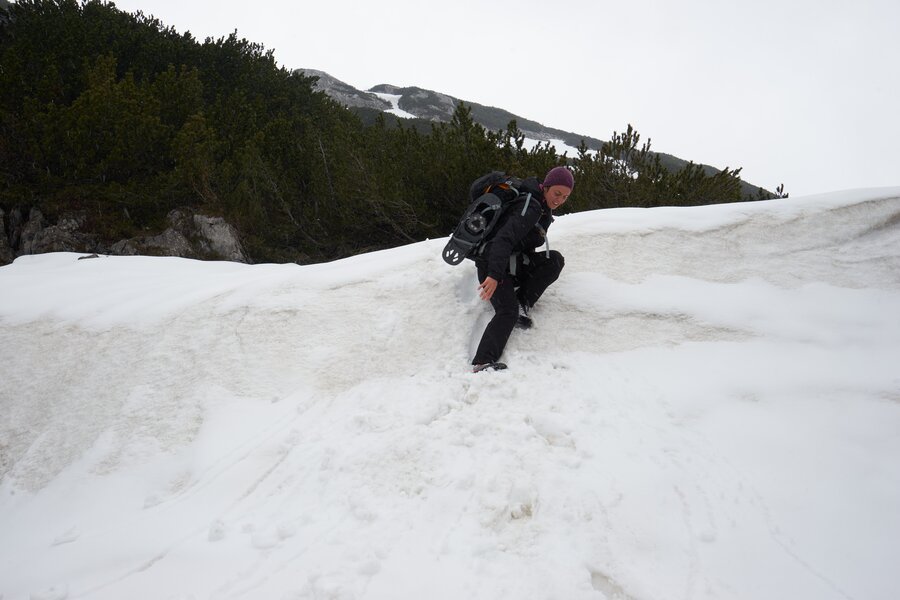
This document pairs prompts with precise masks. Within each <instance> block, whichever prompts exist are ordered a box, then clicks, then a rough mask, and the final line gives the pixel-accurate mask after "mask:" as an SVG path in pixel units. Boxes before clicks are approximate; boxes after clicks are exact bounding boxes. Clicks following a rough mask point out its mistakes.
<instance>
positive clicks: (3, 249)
mask: <svg viewBox="0 0 900 600" xmlns="http://www.w3.org/2000/svg"><path fill="white" fill-rule="evenodd" d="M15 257H16V256H15V254H13V251H12V248H11V247H10V245H9V237H8V235H7V230H6V213H5V212H4V211H3V209H2V208H0V266H3V265H8V264H9V263H11V262H12V261H13V259H14V258H15Z"/></svg>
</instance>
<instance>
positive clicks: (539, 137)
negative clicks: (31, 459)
mask: <svg viewBox="0 0 900 600" xmlns="http://www.w3.org/2000/svg"><path fill="white" fill-rule="evenodd" d="M298 71H300V72H302V73H304V74H305V75H307V76H313V77H318V81H316V83H315V86H314V87H315V88H316V89H317V90H319V91H321V92H324V93H325V94H326V95H328V96H329V97H330V98H332V99H334V100H335V101H337V102H339V103H340V104H343V105H344V106H346V107H347V108H350V109H351V110H356V111H358V112H366V111H372V110H375V111H381V112H386V111H388V110H390V109H391V105H390V103H388V102H386V101H385V100H384V99H382V98H380V97H378V95H377V94H393V95H397V96H400V99H399V108H400V109H401V110H403V111H405V112H407V113H410V114H412V115H415V116H416V117H417V118H419V119H422V120H424V121H434V122H444V123H446V122H449V121H450V120H451V118H452V117H453V112H454V111H455V110H456V106H457V105H458V104H459V103H460V102H463V103H465V104H466V106H468V107H470V108H471V110H472V118H473V119H474V120H475V121H476V122H477V123H479V124H480V125H481V126H483V127H485V128H486V129H488V130H491V131H497V130H501V129H505V128H506V126H507V125H508V124H509V122H510V121H516V125H517V126H518V128H519V130H520V131H521V132H522V133H524V134H525V137H526V138H529V139H533V140H536V141H538V142H553V141H559V142H562V143H563V144H564V145H566V146H569V147H571V148H577V147H578V146H579V145H580V144H581V142H582V140H583V141H584V142H585V144H586V145H587V147H588V148H589V149H590V150H593V151H596V150H599V149H600V148H601V147H602V146H603V143H604V141H603V140H601V139H600V138H596V137H591V136H588V135H582V134H579V133H575V132H572V131H563V130H562V129H556V128H553V127H548V126H545V125H543V124H541V123H538V122H537V121H532V120H530V119H526V118H523V117H520V116H518V115H515V114H513V113H511V112H509V111H507V110H504V109H502V108H496V107H493V106H484V105H483V104H478V103H477V102H470V101H468V100H462V99H459V98H455V97H453V96H450V95H448V94H444V93H441V92H435V91H432V90H426V89H424V88H419V87H415V86H407V87H399V86H395V85H391V84H379V85H376V86H375V87H373V88H371V89H370V90H360V89H357V88H355V87H353V86H352V85H350V84H348V83H345V82H343V81H341V80H339V79H337V78H335V77H333V76H332V75H330V74H328V73H326V72H324V71H320V70H317V69H298ZM657 154H659V157H660V162H661V163H662V165H663V166H664V167H666V168H667V169H669V170H671V171H678V170H680V169H682V168H684V167H685V166H687V165H688V164H689V162H690V161H688V160H685V159H682V158H679V157H677V156H673V155H671V154H666V153H664V152H657ZM569 156H570V157H572V152H569ZM701 166H702V167H703V170H704V172H706V174H707V175H715V174H716V173H719V172H720V171H721V169H717V168H716V167H713V166H710V165H701ZM741 183H742V190H741V193H742V195H743V196H744V197H745V198H755V197H757V194H759V193H760V192H764V193H766V194H767V195H768V196H771V195H772V193H771V192H769V191H768V190H765V189H764V188H762V187H759V186H756V185H753V184H751V183H748V182H746V181H742V182H741Z"/></svg>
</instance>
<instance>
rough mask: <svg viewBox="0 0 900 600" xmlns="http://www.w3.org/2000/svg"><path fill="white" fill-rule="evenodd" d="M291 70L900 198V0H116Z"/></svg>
mask: <svg viewBox="0 0 900 600" xmlns="http://www.w3.org/2000/svg"><path fill="white" fill-rule="evenodd" d="M116 5H117V6H118V7H119V8H120V9H122V10H125V11H129V12H134V11H137V10H142V11H143V12H144V13H145V14H152V15H154V16H156V17H158V18H159V19H160V20H161V21H163V23H165V24H166V25H171V26H173V27H175V28H176V29H177V30H178V31H180V32H183V31H186V30H187V31H190V32H191V33H192V34H193V35H194V36H195V37H196V38H198V39H199V40H201V41H202V40H203V39H205V38H206V37H208V36H212V37H220V36H223V35H227V34H229V33H230V32H232V31H234V30H235V29H236V30H237V31H238V34H239V35H240V36H241V37H244V38H247V39H248V40H251V41H254V42H259V43H261V44H263V45H264V46H265V47H266V48H267V49H272V50H274V52H275V58H276V59H277V61H278V63H279V64H280V65H281V66H284V67H287V68H291V69H293V68H303V67H307V68H314V69H320V70H322V71H326V72H328V73H329V74H331V75H333V76H334V77H336V78H338V79H340V80H342V81H344V82H346V83H349V84H350V85H353V86H355V87H357V88H361V89H368V88H370V87H372V86H374V85H377V84H379V83H391V84H394V85H399V86H407V85H411V86H418V87H423V88H427V89H431V90H435V91H439V92H444V93H446V94H450V95H452V96H456V97H458V98H462V99H465V100H469V101H473V102H478V103H480V104H485V105H489V106H496V107H500V108H504V109H507V110H509V111H511V112H513V113H515V114H518V115H520V116H522V117H525V118H529V119H532V120H535V121H538V122H540V123H543V124H544V125H547V126H550V127H556V128H560V129H564V130H568V131H574V132H576V133H581V134H584V135H589V136H593V137H599V138H601V139H608V138H609V137H610V135H611V134H612V132H613V131H614V130H615V131H622V130H623V129H625V127H626V126H627V125H628V124H629V123H630V124H632V125H634V127H635V128H636V129H637V130H638V131H639V132H640V133H641V135H642V136H643V138H644V139H646V138H648V137H649V138H652V147H653V149H654V150H657V151H660V152H667V153H669V154H674V155H676V156H679V157H681V158H684V159H687V160H693V161H695V162H702V163H706V164H710V165H713V166H715V167H719V168H723V167H726V166H727V167H731V168H735V167H743V169H744V170H743V172H742V178H743V179H744V180H745V181H749V182H751V183H753V184H756V185H761V186H763V187H766V188H768V189H770V190H774V189H775V187H776V186H778V184H780V183H784V184H785V187H786V190H787V191H788V192H789V193H790V194H791V195H792V196H800V195H807V194H812V193H818V192H827V191H833V190H839V189H847V188H858V187H873V186H884V185H900V167H898V165H900V108H898V105H900V2H898V1H897V0H855V1H852V2H851V1H849V0H841V1H837V0H741V1H740V2H737V1H732V0H682V1H681V2H668V1H663V0H632V1H630V2H627V1H625V0H620V1H618V2H607V1H605V0H595V1H590V0H574V1H568V2H567V1H558V2H550V1H544V2H539V1H537V0H516V1H513V0H498V1H493V2H475V1H474V0H456V1H453V2H438V3H428V2H427V1H424V0H415V1H414V0H381V1H380V2H363V1H360V2H355V1H348V0H317V1H315V2H307V1H288V0H252V1H250V0H247V1H243V2H238V1H236V0H191V1H188V0H119V1H117V2H116Z"/></svg>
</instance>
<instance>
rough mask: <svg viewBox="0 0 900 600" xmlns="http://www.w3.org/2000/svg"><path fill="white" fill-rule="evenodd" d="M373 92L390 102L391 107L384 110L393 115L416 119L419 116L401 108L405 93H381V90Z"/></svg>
mask: <svg viewBox="0 0 900 600" xmlns="http://www.w3.org/2000/svg"><path fill="white" fill-rule="evenodd" d="M372 93H373V94H375V95H376V96H378V97H379V98H381V99H382V100H386V101H387V102H390V104H391V108H390V109H389V110H386V111H384V112H387V113H391V114H392V115H395V116H397V117H400V118H401V119H416V118H418V117H416V115H414V114H412V113H410V112H407V111H405V110H403V109H402V108H400V98H402V97H403V94H385V93H381V92H372Z"/></svg>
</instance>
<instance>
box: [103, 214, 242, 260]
mask: <svg viewBox="0 0 900 600" xmlns="http://www.w3.org/2000/svg"><path fill="white" fill-rule="evenodd" d="M166 220H167V221H168V223H169V227H168V228H167V229H166V230H165V231H164V232H162V233H161V234H159V235H155V236H152V237H148V236H141V237H136V238H132V239H130V240H122V241H120V242H117V243H116V244H114V245H113V246H112V248H111V251H112V253H113V254H121V255H127V256H131V255H136V254H148V255H151V256H180V257H182V258H202V259H216V260H230V261H234V262H243V263H246V262H249V260H248V258H247V255H246V254H245V253H244V249H243V247H242V246H241V242H240V239H239V238H238V234H237V230H236V229H235V228H234V227H232V226H231V225H230V224H228V223H227V222H226V221H225V219H223V218H221V217H207V216H205V215H197V214H194V213H192V212H191V211H190V210H188V209H175V210H173V211H171V212H170V213H169V214H168V215H167V216H166Z"/></svg>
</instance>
